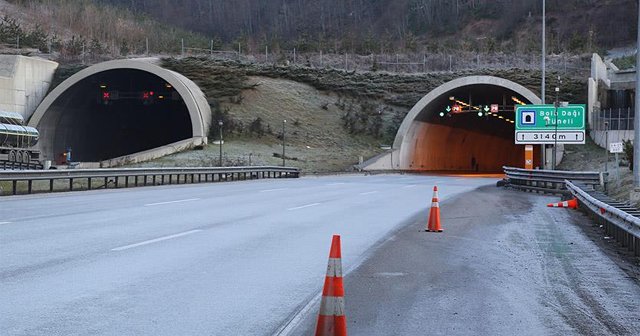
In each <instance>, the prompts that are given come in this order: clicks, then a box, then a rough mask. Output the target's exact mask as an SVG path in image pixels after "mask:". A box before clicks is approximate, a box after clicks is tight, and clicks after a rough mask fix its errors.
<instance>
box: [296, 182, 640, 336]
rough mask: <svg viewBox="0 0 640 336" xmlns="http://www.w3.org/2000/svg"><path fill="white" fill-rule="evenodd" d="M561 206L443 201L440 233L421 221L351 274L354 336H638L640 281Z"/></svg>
mask: <svg viewBox="0 0 640 336" xmlns="http://www.w3.org/2000/svg"><path fill="white" fill-rule="evenodd" d="M558 200H559V199H558V198H556V197H549V196H539V195H533V194H527V193H522V192H519V191H510V190H503V189H498V188H495V187H484V188H480V189H478V190H475V191H472V192H469V193H465V194H464V195H462V196H460V197H457V198H455V199H450V200H449V201H445V202H443V204H442V206H441V207H442V221H443V226H444V229H445V231H444V232H443V233H441V234H434V233H420V232H419V230H420V229H421V228H422V221H421V220H420V219H419V218H418V219H417V220H416V221H415V222H414V223H412V224H410V225H408V226H406V227H405V228H403V229H402V230H400V231H399V232H398V233H396V234H394V235H393V236H392V237H391V238H389V239H388V240H387V241H386V242H385V243H384V244H382V246H380V247H379V248H377V249H376V251H375V252H374V253H373V254H372V255H371V256H370V257H369V258H368V259H367V260H366V261H365V262H364V263H362V264H361V266H359V267H358V268H357V269H356V270H354V271H352V272H351V273H349V274H348V275H347V276H346V278H345V295H346V314H347V319H348V331H349V334H350V335H371V336H375V335H640V308H639V307H640V287H639V286H638V285H639V283H638V280H640V279H635V280H633V279H630V277H629V276H627V274H625V273H624V272H622V271H621V269H620V268H619V267H618V266H616V264H615V263H614V262H613V261H612V260H611V259H610V258H609V257H607V255H606V254H604V253H603V251H602V250H601V249H600V248H599V247H598V246H596V244H595V243H594V242H593V241H592V240H591V239H589V238H588V237H587V236H585V233H584V231H583V230H582V229H581V227H580V226H581V225H583V223H584V222H589V221H590V219H589V218H587V217H586V216H585V215H583V214H581V213H580V212H578V211H574V210H566V209H559V208H547V207H546V204H547V203H550V202H557V201H558ZM598 238H599V239H602V238H603V235H601V236H600V237H598ZM312 310H313V309H312ZM302 320H303V321H302V322H300V323H299V326H298V328H297V329H294V332H293V334H296V335H311V334H312V332H313V327H314V325H315V320H316V317H315V316H311V314H307V315H306V316H305V318H304V319H302Z"/></svg>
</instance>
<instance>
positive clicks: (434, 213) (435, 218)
mask: <svg viewBox="0 0 640 336" xmlns="http://www.w3.org/2000/svg"><path fill="white" fill-rule="evenodd" d="M427 231H429V232H442V225H441V224H440V203H439V200H438V186H435V187H433V198H432V199H431V211H430V212H429V223H428V225H427Z"/></svg>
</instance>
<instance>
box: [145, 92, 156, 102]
mask: <svg viewBox="0 0 640 336" xmlns="http://www.w3.org/2000/svg"><path fill="white" fill-rule="evenodd" d="M154 98H155V92H153V91H142V103H143V104H144V105H149V104H152V103H153V102H154V100H155V99H154Z"/></svg>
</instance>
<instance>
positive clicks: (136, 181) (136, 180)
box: [134, 175, 138, 187]
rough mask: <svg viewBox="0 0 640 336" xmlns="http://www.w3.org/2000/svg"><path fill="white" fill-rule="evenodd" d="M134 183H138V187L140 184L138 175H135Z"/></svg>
mask: <svg viewBox="0 0 640 336" xmlns="http://www.w3.org/2000/svg"><path fill="white" fill-rule="evenodd" d="M134 183H135V184H136V187H137V186H138V175H136V176H135V182H134Z"/></svg>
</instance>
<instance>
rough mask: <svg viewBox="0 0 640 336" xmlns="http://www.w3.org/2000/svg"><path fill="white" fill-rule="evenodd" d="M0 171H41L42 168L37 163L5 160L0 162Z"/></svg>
mask: <svg viewBox="0 0 640 336" xmlns="http://www.w3.org/2000/svg"><path fill="white" fill-rule="evenodd" d="M0 167H1V168H0V169H1V170H26V169H43V168H44V166H43V165H42V164H41V163H39V162H29V163H22V162H12V161H7V160H0Z"/></svg>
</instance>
